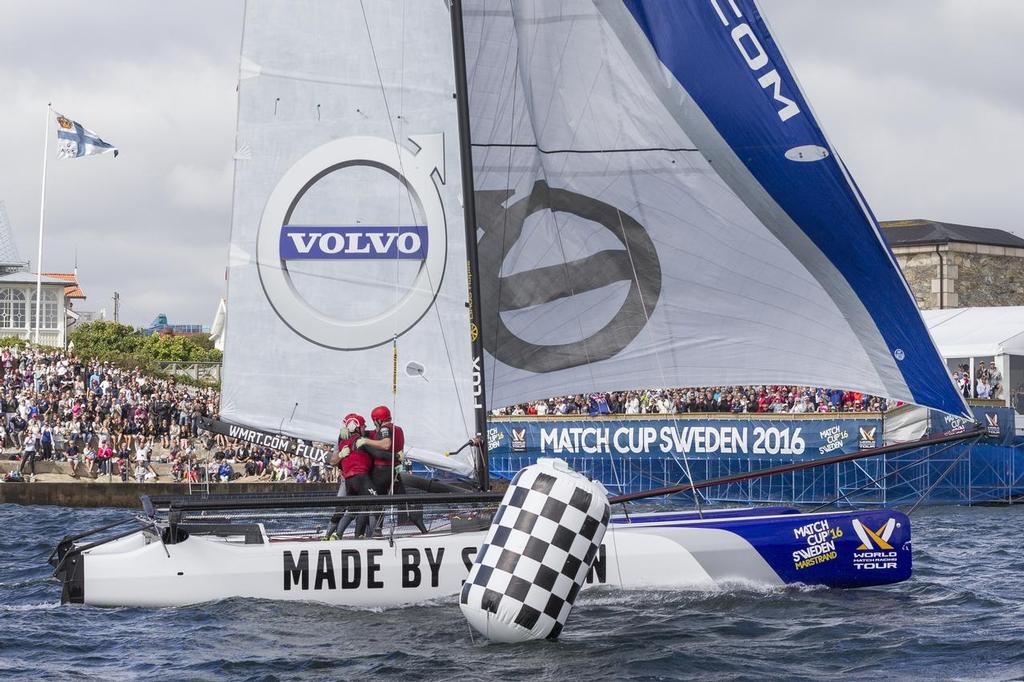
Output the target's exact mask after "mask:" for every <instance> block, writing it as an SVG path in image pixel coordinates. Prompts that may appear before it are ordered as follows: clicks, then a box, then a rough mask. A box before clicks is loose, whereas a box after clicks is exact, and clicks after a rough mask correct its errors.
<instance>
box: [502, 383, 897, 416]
mask: <svg viewBox="0 0 1024 682" xmlns="http://www.w3.org/2000/svg"><path fill="white" fill-rule="evenodd" d="M885 408H886V401H885V399H884V398H879V397H877V396H872V395H868V394H866V393H859V392H857V391H843V390H840V389H837V388H812V387H809V386H767V385H766V386H713V387H708V388H668V389H647V390H638V391H617V392H611V393H593V394H590V395H570V396H563V397H560V398H550V399H548V400H538V401H535V402H532V403H526V404H522V405H513V406H510V407H506V408H502V409H500V410H494V412H493V414H495V415H496V416H500V415H515V416H519V415H540V416H544V415H571V414H575V415H580V414H582V415H590V416H596V415H601V414H686V413H707V412H729V413H733V414H741V413H750V412H771V413H777V414H780V413H784V414H806V413H817V412H880V411H883V410H884V409H885Z"/></svg>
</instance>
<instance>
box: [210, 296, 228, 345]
mask: <svg viewBox="0 0 1024 682" xmlns="http://www.w3.org/2000/svg"><path fill="white" fill-rule="evenodd" d="M227 319H228V303H227V301H226V300H224V299H223V298H222V299H220V303H218V304H217V312H216V313H215V314H214V316H213V324H211V325H210V339H211V340H212V341H213V347H214V348H216V349H217V350H219V351H221V352H222V353H223V352H224V326H225V324H227Z"/></svg>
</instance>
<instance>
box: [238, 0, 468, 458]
mask: <svg viewBox="0 0 1024 682" xmlns="http://www.w3.org/2000/svg"><path fill="white" fill-rule="evenodd" d="M449 22H450V17H449V12H448V8H447V6H446V5H445V4H444V3H441V2H418V1H416V0H408V1H400V2H398V1H396V2H386V3H379V2H367V3H356V2H344V3H332V2H316V1H312V0H310V1H303V2H273V3H271V2H267V3H263V2H259V3H248V4H247V6H246V12H245V29H244V35H243V44H242V66H241V76H240V79H239V92H238V99H239V103H238V134H237V152H236V156H235V158H236V162H235V190H234V212H233V220H232V231H231V252H230V261H229V278H228V298H229V306H230V319H229V322H228V325H227V333H226V340H225V361H224V370H223V395H222V409H221V416H222V417H223V418H224V419H225V420H229V421H233V422H236V423H239V424H244V425H246V426H251V427H255V428H258V429H263V430H266V431H272V432H275V433H283V434H286V435H291V436H297V437H302V438H314V439H317V440H321V441H327V442H331V441H333V440H334V439H336V438H337V434H338V426H339V424H340V421H341V418H342V416H343V415H345V414H346V413H348V412H361V413H362V414H364V415H365V416H367V417H368V416H369V411H370V409H371V408H372V407H373V406H375V405H378V404H385V405H389V406H390V407H391V409H392V412H393V413H394V415H395V420H396V422H397V423H398V424H401V425H402V426H403V427H404V430H405V433H406V444H407V450H408V452H409V454H410V455H411V456H413V457H414V458H416V459H419V460H420V461H425V462H428V463H440V464H446V465H448V467H449V468H454V469H456V470H459V471H462V472H463V473H469V472H470V471H472V464H471V462H470V459H469V453H468V452H466V453H465V455H464V457H463V459H459V460H456V461H453V460H452V459H448V458H445V457H443V456H442V454H441V453H443V452H444V451H446V450H453V449H455V448H457V447H458V446H459V445H461V444H462V443H464V442H466V441H467V439H469V438H470V437H471V436H472V435H473V434H474V433H475V432H476V429H475V428H474V425H473V412H472V402H473V401H472V385H471V359H470V348H469V340H468V336H469V331H468V326H469V325H468V316H467V313H466V307H465V306H466V300H467V288H466V281H467V266H466V248H465V235H464V220H463V213H462V208H461V204H460V197H461V192H462V183H461V178H460V173H459V172H458V168H459V164H458V159H459V146H458V145H459V139H458V138H459V136H458V122H457V115H456V106H455V102H454V100H453V98H452V93H453V92H454V87H455V86H454V76H453V56H452V43H451V41H450V40H449V36H450V31H451V29H450V23H449Z"/></svg>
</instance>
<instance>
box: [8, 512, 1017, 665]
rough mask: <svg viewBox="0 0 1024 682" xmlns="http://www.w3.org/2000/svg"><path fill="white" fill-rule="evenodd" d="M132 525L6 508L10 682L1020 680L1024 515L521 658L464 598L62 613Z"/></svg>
mask: <svg viewBox="0 0 1024 682" xmlns="http://www.w3.org/2000/svg"><path fill="white" fill-rule="evenodd" d="M124 513H125V512H124V511H120V510H75V509H66V508H59V507H18V506H14V505H0V678H7V679H10V678H32V679H63V678H77V679H82V678H97V677H101V678H104V679H105V680H118V679H137V678H143V677H144V678H147V679H149V680H160V679H210V680H214V679H216V680H222V679H226V678H231V679H267V680H272V679H283V680H295V679H356V678H358V679H362V680H366V679H377V678H381V677H401V678H403V679H479V680H485V679H486V680H491V679H510V680H520V679H521V680H534V679H553V680H575V679H584V680H587V679H609V678H624V679H673V678H690V677H700V678H702V679H764V678H782V679H795V678H809V679H822V678H827V677H837V676H842V677H846V678H852V679H879V678H886V679H891V678H900V679H907V678H910V679H1020V678H1024V547H1022V543H1021V535H1022V533H1024V506H1019V507H1012V508H1005V507H1003V508H953V507H937V508H931V509H921V510H919V511H918V512H917V514H915V516H914V518H913V522H914V551H915V574H914V578H913V579H912V580H911V581H909V582H907V583H903V584H900V585H895V586H890V587H885V588H874V589H862V590H849V591H841V590H825V589H816V590H799V589H787V590H778V591H764V592H760V591H751V590H731V591H722V592H716V593H699V594H683V593H666V592H635V593H621V592H620V593H615V592H610V591H607V592H602V591H597V592H594V591H590V592H584V593H583V594H582V595H581V596H580V600H579V602H578V604H577V606H576V609H575V610H574V611H573V615H572V618H571V619H570V621H569V625H568V627H567V628H566V630H565V632H564V633H563V634H562V637H561V639H560V640H559V641H557V642H537V643H532V644H529V645H515V646H509V645H493V644H488V643H486V642H484V641H482V640H480V639H477V640H476V641H474V640H473V639H472V638H471V637H470V634H469V630H468V626H467V625H466V623H465V621H464V620H463V619H462V616H461V614H460V612H459V609H458V607H457V606H456V605H455V603H454V600H453V602H452V603H451V604H438V605H432V606H417V607H410V608H405V609H397V610H391V611H385V612H372V611H351V610H344V609H338V608H330V607H323V606H317V605H311V604H280V603H271V602H253V601H243V600H228V601H223V602H218V603H214V604H205V605H201V606H194V607H188V608H174V609H160V610H143V609H128V608H123V609H98V608H92V607H81V606H77V607H62V606H60V605H59V601H60V591H59V586H58V584H57V583H56V582H55V581H52V580H50V579H49V574H50V571H49V567H48V566H46V564H45V558H46V556H47V554H48V553H49V551H50V549H51V547H52V545H53V543H54V542H55V540H57V539H58V538H59V537H60V536H61V535H63V534H64V533H66V532H73V531H76V530H84V529H86V528H90V527H93V526H97V525H100V524H102V523H104V522H107V521H109V520H116V519H118V518H121V515H123V514H124Z"/></svg>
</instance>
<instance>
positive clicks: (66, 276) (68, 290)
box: [43, 272, 85, 300]
mask: <svg viewBox="0 0 1024 682" xmlns="http://www.w3.org/2000/svg"><path fill="white" fill-rule="evenodd" d="M43 276H44V277H53V278H54V279H60V280H63V281H65V282H67V283H68V285H67V286H66V287H64V297H65V298H80V299H82V300H85V292H84V291H82V287H81V286H80V285H79V284H78V279H77V278H76V277H75V273H73V272H44V273H43Z"/></svg>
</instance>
